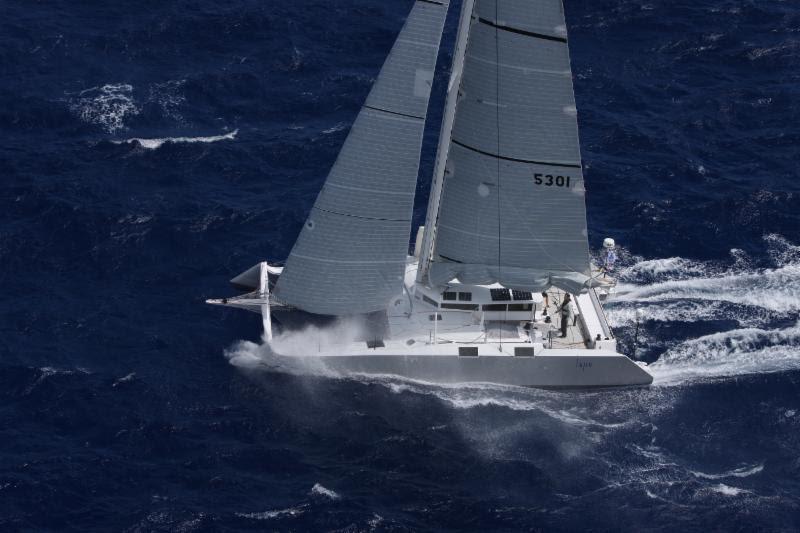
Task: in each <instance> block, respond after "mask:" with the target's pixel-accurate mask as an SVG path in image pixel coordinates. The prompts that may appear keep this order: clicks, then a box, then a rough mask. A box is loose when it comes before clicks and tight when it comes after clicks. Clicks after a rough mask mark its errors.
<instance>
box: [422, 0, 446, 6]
mask: <svg viewBox="0 0 800 533" xmlns="http://www.w3.org/2000/svg"><path fill="white" fill-rule="evenodd" d="M417 2H425V3H426V4H436V5H437V6H443V5H444V2H435V1H434V0H417Z"/></svg>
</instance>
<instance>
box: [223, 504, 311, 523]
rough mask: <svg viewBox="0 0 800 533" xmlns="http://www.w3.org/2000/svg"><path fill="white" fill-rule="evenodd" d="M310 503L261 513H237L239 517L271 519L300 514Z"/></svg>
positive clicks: (292, 516)
mask: <svg viewBox="0 0 800 533" xmlns="http://www.w3.org/2000/svg"><path fill="white" fill-rule="evenodd" d="M308 507H309V506H308V504H304V505H298V506H296V507H288V508H286V509H276V510H273V511H263V512H260V513H236V516H238V517H239V518H249V519H250V520H271V519H273V518H283V517H289V518H294V517H296V516H300V515H301V514H303V513H305V512H306V511H307V510H308Z"/></svg>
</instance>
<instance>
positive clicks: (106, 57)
mask: <svg viewBox="0 0 800 533" xmlns="http://www.w3.org/2000/svg"><path fill="white" fill-rule="evenodd" d="M411 3H412V2H411V0H295V1H291V2H285V1H275V0H258V1H257V0H231V1H228V2H216V1H212V0H198V1H193V2H189V1H186V0H170V1H164V0H159V1H154V0H140V1H138V2H103V1H99V0H82V1H66V0H50V1H46V2H32V1H29V0H0V292H1V293H2V297H0V328H2V330H1V331H2V334H1V335H0V530H2V531H239V530H269V531H351V532H355V531H442V530H469V531H482V532H485V531H540V530H541V531H567V530H579V529H588V530H594V531H616V530H628V531H643V530H652V531H676V530H681V531H707V530H737V531H753V530H756V529H760V530H768V531H791V530H797V529H800V318H799V315H800V183H799V182H798V178H800V4H798V2H796V1H795V0H692V1H687V0H648V1H644V0H642V1H638V0H637V1H634V0H568V1H567V2H566V10H567V21H568V26H569V31H570V37H571V45H570V46H571V51H572V58H573V67H574V73H575V87H576V93H577V94H576V95H577V101H578V109H579V121H580V126H581V145H582V150H583V158H584V163H585V166H586V179H587V187H588V190H589V193H588V196H587V201H588V217H589V227H590V238H591V242H592V246H593V247H595V248H599V246H600V244H601V242H602V239H603V238H604V237H606V236H612V237H614V238H616V240H617V242H618V243H619V244H620V245H621V247H622V254H621V255H622V264H621V267H620V272H619V274H620V276H621V279H622V284H621V290H620V293H621V294H620V296H619V298H618V299H617V301H616V302H614V303H613V304H611V305H610V306H609V309H608V311H609V315H610V318H611V320H612V322H613V325H614V326H615V330H616V332H617V335H618V337H619V339H620V345H621V346H622V348H623V350H624V351H625V352H627V353H631V352H632V350H633V344H634V330H635V325H634V324H635V310H636V309H637V308H642V309H643V310H644V311H645V313H646V319H645V321H644V322H643V323H642V325H641V331H640V333H639V345H638V356H639V357H640V358H642V359H644V360H646V361H649V362H651V369H652V372H653V373H654V374H655V378H656V382H655V384H654V385H653V386H652V387H650V388H648V389H641V390H623V391H603V392H578V393H557V392H546V391H534V390H524V389H514V388H503V387H490V386H470V387H443V386H433V385H425V384H420V383H413V382H405V381H402V380H400V379H397V380H394V379H388V378H385V379H374V380H369V379H365V378H331V377H325V376H319V375H303V374H298V373H280V372H269V371H265V370H257V369H252V368H249V367H248V365H246V364H245V365H243V364H241V361H247V360H248V358H253V357H259V356H260V354H261V350H260V348H259V346H258V342H259V338H260V334H261V329H260V328H261V326H260V319H259V318H258V316H257V315H254V314H249V313H245V312H241V311H236V310H227V309H219V308H211V307H209V306H206V305H205V304H204V303H203V302H204V299H205V298H209V297H222V296H229V295H232V294H234V291H233V289H231V288H230V287H229V286H228V282H227V280H228V279H230V278H231V277H233V276H234V275H236V274H238V273H239V272H241V271H243V270H245V269H247V268H249V267H250V266H252V265H254V264H255V263H257V262H258V261H261V260H263V259H268V260H270V261H275V262H277V261H281V260H283V259H284V258H285V257H286V256H287V254H288V252H289V250H290V248H291V246H292V244H293V243H294V239H295V238H296V236H297V234H298V232H299V230H300V227H301V225H302V224H303V221H304V219H305V216H306V214H307V212H308V210H309V209H310V207H311V205H312V203H313V201H314V199H315V197H316V194H317V192H318V190H319V189H320V187H321V184H322V182H323V180H324V179H325V176H326V173H327V171H328V169H329V168H330V166H331V164H332V163H333V161H334V159H335V157H336V155H337V152H338V150H339V148H340V146H341V145H342V143H343V141H344V139H345V136H346V135H347V132H348V129H349V127H350V125H351V124H352V122H353V120H354V118H355V116H356V113H357V112H358V109H359V107H360V105H361V103H362V102H363V100H364V98H365V97H366V95H367V92H368V91H369V88H370V84H371V82H372V80H373V79H374V78H375V76H376V74H377V72H378V70H379V68H380V66H381V64H382V62H383V60H384V58H385V56H386V54H387V53H388V50H389V48H390V47H391V45H392V42H393V40H394V38H395V36H396V34H397V32H398V31H399V30H400V28H401V26H402V24H403V20H404V17H405V15H406V14H407V12H408V11H409V9H410V8H411ZM457 7H458V2H456V3H455V4H454V8H457ZM456 18H457V9H452V13H451V17H450V20H449V23H448V26H447V30H446V35H445V39H444V45H443V49H442V52H441V54H440V65H439V67H438V71H437V76H436V83H435V87H434V95H433V98H432V104H431V107H432V109H431V113H430V116H429V126H428V135H427V137H426V145H425V152H424V156H423V161H422V168H421V172H420V175H421V179H420V182H419V187H418V193H419V194H418V197H417V207H416V211H415V213H416V215H415V216H416V223H417V224H420V223H422V221H423V219H424V210H425V205H426V200H427V194H428V182H429V179H430V175H431V171H432V166H433V158H434V151H435V144H436V136H437V134H438V130H439V122H440V120H441V108H442V105H443V98H444V90H445V85H446V80H447V78H448V68H449V61H450V58H451V56H450V50H451V47H452V43H453V39H454V34H455V22H456ZM133 139H140V140H139V141H135V140H133Z"/></svg>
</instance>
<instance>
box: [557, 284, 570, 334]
mask: <svg viewBox="0 0 800 533" xmlns="http://www.w3.org/2000/svg"><path fill="white" fill-rule="evenodd" d="M571 301H572V299H571V297H570V295H569V294H566V295H565V296H564V303H562V304H561V307H559V308H558V311H559V313H560V314H561V337H562V338H563V337H566V336H567V326H569V322H570V320H571V319H572V306H571V305H570V302H571Z"/></svg>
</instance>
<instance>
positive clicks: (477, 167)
mask: <svg viewBox="0 0 800 533" xmlns="http://www.w3.org/2000/svg"><path fill="white" fill-rule="evenodd" d="M584 195H585V189H584V184H583V173H582V170H581V157H580V148H579V144H578V124H577V112H576V109H575V97H574V93H573V87H572V71H571V68H570V60H569V49H568V46H567V38H566V27H565V22H564V11H563V6H562V3H561V0H477V2H476V6H475V11H474V15H473V20H472V27H471V32H470V36H469V41H468V45H467V53H466V61H465V65H464V74H463V78H462V83H461V90H460V95H459V100H458V103H457V106H456V119H455V126H454V128H453V132H452V137H451V144H450V149H449V153H448V158H447V166H446V171H445V179H444V186H443V191H442V199H441V204H440V207H439V213H438V220H437V228H436V241H435V250H434V252H435V253H434V258H435V259H434V262H433V263H432V264H431V265H430V269H429V281H430V282H431V283H432V284H434V285H440V284H443V283H447V282H448V281H450V280H451V279H453V278H458V279H459V280H460V281H461V282H465V283H482V284H483V283H494V282H500V283H501V284H503V285H505V286H507V287H512V288H520V289H526V290H541V289H545V288H547V287H549V286H551V285H555V286H558V287H561V288H564V289H565V290H569V291H570V292H581V291H582V290H584V288H585V287H586V286H588V284H589V276H590V264H589V248H588V240H587V232H586V207H585V200H584ZM428 223H429V224H430V223H431V221H428Z"/></svg>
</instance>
